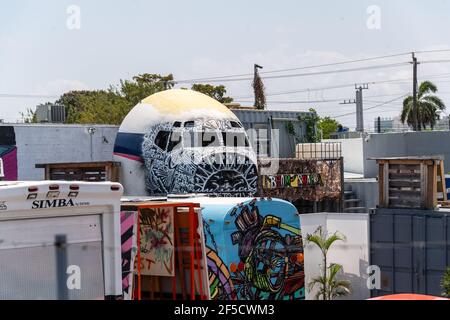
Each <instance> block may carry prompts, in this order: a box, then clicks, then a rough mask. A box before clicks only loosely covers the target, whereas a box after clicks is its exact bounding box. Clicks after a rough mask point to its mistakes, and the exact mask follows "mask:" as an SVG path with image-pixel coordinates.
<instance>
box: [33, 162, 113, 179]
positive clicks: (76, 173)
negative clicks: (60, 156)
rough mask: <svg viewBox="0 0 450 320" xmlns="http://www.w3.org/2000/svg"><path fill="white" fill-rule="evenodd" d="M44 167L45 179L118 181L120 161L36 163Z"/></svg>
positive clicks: (38, 166) (37, 166) (39, 166)
mask: <svg viewBox="0 0 450 320" xmlns="http://www.w3.org/2000/svg"><path fill="white" fill-rule="evenodd" d="M36 168H43V169H45V180H59V181H61V180H65V181H90V182H96V181H111V182H119V179H120V162H82V163H80V162H79V163H50V164H37V165H36Z"/></svg>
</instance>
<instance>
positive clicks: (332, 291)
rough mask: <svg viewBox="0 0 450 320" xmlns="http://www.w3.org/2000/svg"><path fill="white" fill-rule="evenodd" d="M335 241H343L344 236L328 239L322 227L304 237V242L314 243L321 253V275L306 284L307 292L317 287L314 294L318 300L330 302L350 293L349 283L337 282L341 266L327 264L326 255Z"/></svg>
mask: <svg viewBox="0 0 450 320" xmlns="http://www.w3.org/2000/svg"><path fill="white" fill-rule="evenodd" d="M336 241H345V236H344V235H340V234H338V232H335V233H333V234H332V235H330V236H329V237H328V236H327V234H325V232H324V231H323V230H322V227H318V228H317V229H316V231H315V232H314V234H308V235H307V236H306V242H308V243H314V244H315V245H317V247H319V249H320V251H321V252H322V259H323V264H322V272H321V275H320V276H318V277H315V278H313V279H312V280H311V282H310V283H309V284H308V290H309V291H311V290H313V289H314V287H315V286H316V285H319V291H318V292H317V294H316V299H317V300H319V299H320V298H321V297H322V300H332V299H334V298H336V297H340V296H344V295H346V294H349V293H350V282H349V281H347V280H337V279H336V276H337V274H338V273H339V272H340V271H341V270H342V266H341V265H339V264H331V265H330V266H328V264H327V255H328V251H329V249H330V247H331V246H332V245H333V243H335V242H336Z"/></svg>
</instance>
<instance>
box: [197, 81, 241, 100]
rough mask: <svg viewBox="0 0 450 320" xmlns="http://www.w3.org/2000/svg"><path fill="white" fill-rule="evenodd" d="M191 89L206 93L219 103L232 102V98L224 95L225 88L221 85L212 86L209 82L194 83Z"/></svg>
mask: <svg viewBox="0 0 450 320" xmlns="http://www.w3.org/2000/svg"><path fill="white" fill-rule="evenodd" d="M191 89H192V90H194V91H198V92H201V93H203V94H206V95H207V96H210V97H211V98H213V99H216V100H217V101H219V102H220V103H231V102H233V98H231V97H227V96H225V95H226V93H227V89H226V88H225V86H222V85H219V86H213V85H210V84H194V85H193V86H192V88H191Z"/></svg>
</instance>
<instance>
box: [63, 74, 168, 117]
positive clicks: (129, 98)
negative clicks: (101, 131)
mask: <svg viewBox="0 0 450 320" xmlns="http://www.w3.org/2000/svg"><path fill="white" fill-rule="evenodd" d="M174 84H175V82H174V81H173V76H172V75H171V74H169V75H167V76H161V75H159V74H148V73H145V74H141V75H138V76H135V77H133V79H132V80H120V85H119V86H118V87H115V86H111V87H109V88H108V89H107V90H95V91H70V92H67V93H65V94H63V95H62V96H61V97H60V99H59V100H58V101H57V103H59V104H62V105H63V106H64V107H65V109H66V115H67V117H66V122H67V123H82V124H86V123H98V124H120V123H122V121H123V119H124V118H125V116H126V115H127V114H128V112H130V110H131V109H132V108H133V107H134V106H135V105H136V104H138V103H139V102H140V101H142V100H143V99H145V98H146V97H148V96H150V95H152V94H154V93H157V92H159V91H163V90H168V89H171V88H173V86H174Z"/></svg>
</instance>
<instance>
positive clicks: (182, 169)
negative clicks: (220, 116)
mask: <svg viewBox="0 0 450 320" xmlns="http://www.w3.org/2000/svg"><path fill="white" fill-rule="evenodd" d="M228 140H233V141H232V142H230V141H228ZM142 152H143V158H144V163H145V166H146V168H147V170H146V186H147V190H148V191H149V193H150V194H152V195H161V194H169V193H174V194H183V193H213V194H221V195H223V196H224V195H234V196H249V195H252V194H254V193H255V192H256V185H257V173H256V164H255V162H254V161H252V160H251V157H252V155H251V153H250V150H249V143H248V139H247V137H246V134H245V132H244V130H243V128H236V126H235V127H233V126H232V124H231V122H230V121H228V120H222V121H220V120H210V121H206V122H202V121H191V122H190V124H189V125H188V126H187V127H186V124H185V125H184V127H183V128H175V127H174V124H173V123H163V124H159V125H156V126H154V127H152V128H151V130H150V131H149V132H148V133H147V134H146V135H145V136H144V142H143V144H142Z"/></svg>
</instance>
